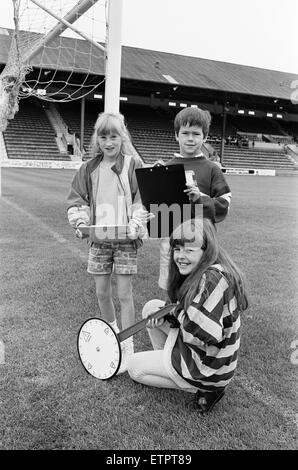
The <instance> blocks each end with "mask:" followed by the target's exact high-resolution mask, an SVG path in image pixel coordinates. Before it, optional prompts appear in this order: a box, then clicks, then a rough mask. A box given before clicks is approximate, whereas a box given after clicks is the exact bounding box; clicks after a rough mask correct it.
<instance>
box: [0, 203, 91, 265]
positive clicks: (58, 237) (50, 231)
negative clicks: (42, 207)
mask: <svg viewBox="0 0 298 470" xmlns="http://www.w3.org/2000/svg"><path fill="white" fill-rule="evenodd" d="M1 201H2V202H5V203H6V204H8V205H9V206H11V207H13V208H14V209H15V210H17V211H18V212H20V213H21V214H22V215H23V216H25V217H26V218H27V219H30V220H32V221H33V222H34V223H35V224H37V226H38V227H40V228H41V229H42V230H44V231H45V232H47V233H48V234H49V235H51V236H52V237H53V238H54V239H55V240H56V241H57V242H58V243H60V244H61V245H65V248H67V250H68V251H70V252H71V253H72V254H73V255H75V256H77V257H79V258H80V259H81V260H82V261H84V262H86V261H87V254H84V253H83V252H82V251H81V250H80V249H79V248H76V247H73V246H72V245H71V244H70V242H69V240H67V239H66V238H64V237H62V236H61V235H60V233H58V232H56V231H55V230H53V229H52V228H51V227H49V226H48V225H47V224H45V223H44V222H42V221H41V220H40V218H39V217H36V216H35V215H33V214H31V213H30V212H28V211H26V210H25V209H23V208H22V207H20V206H19V205H18V204H16V203H14V202H12V201H9V200H8V199H5V198H4V197H3V198H2V199H1Z"/></svg>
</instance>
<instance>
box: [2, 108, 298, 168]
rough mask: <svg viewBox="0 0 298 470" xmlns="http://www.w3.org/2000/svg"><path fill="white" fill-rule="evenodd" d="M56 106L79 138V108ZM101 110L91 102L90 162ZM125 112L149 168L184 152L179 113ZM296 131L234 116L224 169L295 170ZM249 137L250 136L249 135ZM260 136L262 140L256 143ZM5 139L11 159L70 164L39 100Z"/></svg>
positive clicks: (213, 136) (215, 143)
mask: <svg viewBox="0 0 298 470" xmlns="http://www.w3.org/2000/svg"><path fill="white" fill-rule="evenodd" d="M55 106H56V108H57V110H58V111H59V113H60V115H61V117H62V119H63V120H64V122H65V124H66V125H67V127H68V129H69V131H72V132H74V133H75V134H76V135H77V137H80V125H81V117H80V115H81V111H80V103H79V102H71V103H60V104H59V105H58V104H56V105H55ZM102 111H103V101H102V100H101V101H100V100H98V101H89V100H86V103H85V126H84V148H85V151H86V155H85V159H88V158H89V152H88V148H89V145H90V138H91V135H92V133H93V128H94V123H95V121H96V118H97V116H98V114H99V113H100V112H102ZM120 111H121V112H122V113H123V115H124V116H125V119H126V122H127V125H128V129H129V132H130V134H131V137H132V142H133V144H134V146H135V148H136V150H137V152H138V153H139V154H140V155H141V157H142V158H143V160H144V162H145V163H147V164H152V163H153V162H154V161H156V160H157V159H163V160H164V161H168V160H169V159H170V158H171V157H172V156H173V153H175V152H179V146H178V143H177V142H176V140H175V135H174V128H173V120H174V117H175V115H176V113H177V112H178V111H179V109H168V110H167V109H162V108H158V109H153V108H150V107H149V106H144V105H131V104H127V103H121V107H120ZM221 121H222V116H220V115H213V116H212V124H211V128H210V134H209V137H208V141H207V142H208V143H209V144H210V145H211V146H212V148H213V149H214V150H215V151H217V153H218V154H220V151H221V126H222V122H221ZM280 124H281V125H280ZM294 129H295V126H294V125H293V126H292V125H291V123H287V125H286V123H276V122H275V121H274V120H266V119H263V120H262V119H259V118H250V117H243V116H230V115H229V116H228V117H227V122H226V136H230V137H231V140H230V144H229V145H227V143H226V145H225V148H224V158H223V161H222V165H223V166H224V167H226V168H229V167H230V168H255V169H257V168H268V169H278V170H292V169H293V170H295V164H294V162H293V160H292V159H291V158H290V157H289V156H287V154H286V152H285V150H284V146H283V145H282V144H287V143H290V142H293V140H292V137H291V135H290V136H289V135H288V133H289V132H292V131H294ZM238 131H241V132H242V137H240V136H239V135H237V132H238ZM246 132H247V134H245V133H246ZM251 133H252V134H251ZM253 133H255V135H253ZM257 134H258V135H260V136H261V137H259V138H257V137H256V135H257ZM293 134H294V132H293ZM245 136H247V137H245ZM237 139H238V141H239V142H241V139H242V142H241V144H240V145H238V143H237ZM4 140H5V145H6V149H7V154H8V158H27V159H51V160H52V159H57V160H61V159H63V160H65V159H70V157H69V156H68V155H62V154H60V153H59V150H58V147H57V146H56V142H55V133H54V131H53V129H52V126H51V124H50V122H49V121H48V118H47V116H46V114H45V112H44V110H43V108H42V106H41V105H40V103H39V102H37V103H36V102H35V100H34V99H28V100H22V101H21V103H20V111H19V112H18V113H17V114H16V116H15V119H14V120H12V121H11V122H10V123H9V126H8V128H7V130H6V131H5V132H4ZM252 140H263V141H267V142H273V143H274V142H275V143H276V142H280V144H281V146H280V150H278V149H277V151H274V150H262V149H257V148H251V147H249V141H252Z"/></svg>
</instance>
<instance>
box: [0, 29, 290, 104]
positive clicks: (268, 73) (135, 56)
mask: <svg viewBox="0 0 298 470" xmlns="http://www.w3.org/2000/svg"><path fill="white" fill-rule="evenodd" d="M11 32H12V30H9V29H3V28H1V29H0V64H6V62H7V58H8V51H9V44H10V40H11ZM24 34H26V33H24ZM30 34H32V33H30ZM60 40H61V45H62V47H61V46H59V44H60V42H59V41H60ZM58 48H59V49H58ZM74 49H76V56H75V57H74V53H73V51H74ZM57 50H59V54H57ZM42 59H43V66H42V67H43V68H47V69H53V68H55V69H56V68H58V70H60V71H69V70H74V71H76V72H81V73H86V72H89V73H91V74H93V75H104V59H103V52H101V51H100V50H96V49H95V48H94V46H93V48H92V54H90V53H89V45H88V44H87V41H84V40H78V39H73V38H66V37H60V38H59V39H56V40H55V41H53V42H52V43H51V48H49V49H48V48H45V49H44V51H43V57H42ZM31 65H33V66H36V67H40V54H39V55H37V56H35V57H34V58H33V60H32V63H31ZM121 77H122V78H125V79H128V80H137V81H143V82H151V83H155V84H172V85H173V84H176V85H180V86H185V87H192V88H194V87H195V88H200V89H206V90H207V89H208V90H216V91H222V92H229V93H241V94H246V95H254V96H261V97H274V98H278V99H284V100H290V99H291V94H292V93H293V88H291V84H292V83H293V82H294V81H295V80H298V75H296V74H292V73H286V72H278V71H274V70H266V69H260V68H256V67H249V66H245V65H239V64H232V63H227V62H219V61H215V60H209V59H201V58H196V57H189V56H183V55H179V54H172V53H167V52H160V51H153V50H147V49H140V48H136V47H129V46H122V63H121Z"/></svg>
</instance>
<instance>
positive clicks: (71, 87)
mask: <svg viewBox="0 0 298 470" xmlns="http://www.w3.org/2000/svg"><path fill="white" fill-rule="evenodd" d="M12 2H13V5H14V22H15V29H14V31H13V32H12V39H11V47H10V52H9V57H8V61H7V64H6V66H5V68H4V70H3V71H2V73H1V75H0V131H4V130H5V129H6V126H7V123H8V120H9V119H13V117H14V115H15V114H16V112H17V111H18V101H19V99H21V98H27V97H29V96H35V97H37V98H39V99H42V100H45V101H54V102H69V101H74V100H77V99H82V98H83V97H85V96H87V95H88V94H89V93H91V92H92V91H95V90H96V89H97V88H98V87H99V86H100V85H103V82H105V83H104V89H105V93H104V94H105V102H104V109H105V111H110V112H118V111H119V99H120V74H121V30H122V2H123V0H79V1H78V0H47V1H45V0H12ZM95 6H99V8H98V10H97V11H96V14H98V11H100V8H101V9H102V11H101V13H100V14H101V17H100V19H98V18H96V17H95V13H94V11H95V10H94V7H95ZM69 7H71V8H70V9H69ZM89 11H92V13H90V14H89V16H88V15H87V12H88V13H89ZM87 19H88V20H89V23H88V25H87V26H86V25H85V28H86V29H87V31H88V33H86V32H84V31H83V30H82V29H81V27H80V26H75V25H74V24H73V23H75V22H77V23H79V21H80V20H84V21H85V20H87ZM53 22H54V23H53ZM86 24H87V23H86ZM100 29H101V31H102V35H103V41H102V42H103V43H104V45H102V44H101V41H99V40H98V39H97V38H95V33H96V32H97V30H100ZM66 30H67V31H71V32H72V33H75V39H73V40H72V41H69V39H68V37H67V36H65V35H64V36H63V35H62V34H63V32H64V31H66ZM82 38H83V39H82ZM99 65H100V67H99ZM99 71H100V72H101V73H99ZM61 72H63V74H64V76H66V75H67V74H68V76H67V78H66V79H65V78H63V79H62V78H61ZM102 76H104V78H103V79H102ZM47 77H48V78H47ZM78 77H80V79H81V83H79V78H78Z"/></svg>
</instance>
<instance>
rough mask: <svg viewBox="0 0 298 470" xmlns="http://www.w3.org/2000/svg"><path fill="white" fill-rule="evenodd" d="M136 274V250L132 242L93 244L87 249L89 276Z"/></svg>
mask: <svg viewBox="0 0 298 470" xmlns="http://www.w3.org/2000/svg"><path fill="white" fill-rule="evenodd" d="M113 268H114V273H115V274H136V273H137V248H136V244H135V242H134V240H130V241H128V242H127V241H125V242H109V241H104V242H102V243H93V245H91V247H90V249H89V257H88V267H87V271H88V273H89V274H95V275H97V274H99V275H100V274H111V273H112V271H113Z"/></svg>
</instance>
